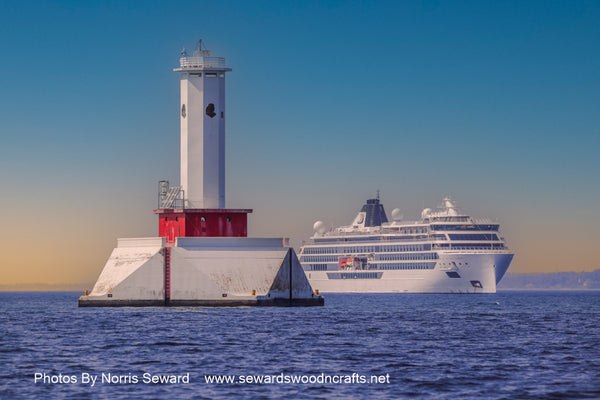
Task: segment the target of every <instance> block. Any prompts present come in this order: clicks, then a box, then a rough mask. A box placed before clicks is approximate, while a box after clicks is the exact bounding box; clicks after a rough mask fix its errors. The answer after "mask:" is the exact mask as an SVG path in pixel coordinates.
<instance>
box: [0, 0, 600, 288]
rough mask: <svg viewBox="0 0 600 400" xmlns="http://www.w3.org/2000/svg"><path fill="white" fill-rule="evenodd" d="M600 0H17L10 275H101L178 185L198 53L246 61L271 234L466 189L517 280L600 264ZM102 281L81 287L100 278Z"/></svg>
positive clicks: (7, 134) (236, 137)
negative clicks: (199, 49)
mask: <svg viewBox="0 0 600 400" xmlns="http://www.w3.org/2000/svg"><path fill="white" fill-rule="evenodd" d="M598 21H600V2H597V1H479V0H477V1H410V2H409V1H390V2H386V1H379V2H367V1H365V2H361V1H353V2H344V1H319V2H314V1H218V2H216V1H178V2H168V1H139V2H134V1H129V2H121V1H102V2H92V1H85V2H81V1H2V2H0V54H2V62H1V64H0V68H1V74H0V134H1V142H0V179H1V180H0V182H1V184H2V189H1V191H0V193H1V195H0V206H1V208H0V209H1V210H2V211H1V218H2V221H3V223H2V226H3V229H2V232H1V233H0V235H1V236H0V243H2V244H1V250H2V254H3V261H2V266H1V267H0V268H1V269H2V274H1V275H2V276H1V278H0V284H16V283H48V284H72V283H82V284H85V285H87V287H88V288H91V285H92V284H93V283H94V282H95V280H96V278H97V277H98V275H99V273H100V271H101V269H102V267H103V265H104V263H105V261H106V259H107V258H108V256H109V255H110V252H111V250H112V248H113V247H114V246H115V245H116V239H117V238H118V237H138V236H155V235H156V234H157V218H156V216H155V215H154V214H153V212H152V210H153V209H154V208H155V206H156V192H157V182H158V181H159V180H160V179H169V180H170V181H171V183H172V184H177V183H178V180H179V83H178V76H177V74H176V73H175V72H173V71H172V69H173V68H174V67H176V66H177V65H178V58H179V53H180V51H181V49H182V48H183V47H184V46H185V47H186V48H187V49H189V50H191V49H193V48H194V46H195V43H196V41H197V39H199V38H202V39H204V43H205V44H206V46H207V47H208V48H209V49H210V50H212V51H213V55H215V56H223V57H226V59H227V63H228V65H229V66H230V67H231V68H233V72H231V73H229V74H228V78H227V110H228V113H227V115H228V120H227V194H226V195H227V206H228V207H232V208H237V207H239V208H253V209H254V213H253V214H251V215H250V219H249V234H250V235H251V236H289V237H291V238H292V244H294V245H295V246H296V247H298V246H299V244H300V242H301V240H303V239H306V238H308V236H309V235H310V234H311V232H312V224H313V222H314V221H315V220H317V219H321V220H324V221H325V222H326V223H328V224H335V225H339V224H346V223H349V222H350V221H351V220H352V218H353V217H354V215H355V213H356V212H357V211H358V209H359V208H360V207H361V205H362V204H363V202H364V201H365V200H366V199H367V198H369V197H373V196H374V195H375V192H376V190H377V189H379V190H381V199H382V201H383V203H384V205H385V207H386V210H387V211H388V215H389V214H390V212H391V210H392V209H393V208H395V207H400V208H401V209H402V210H403V211H404V215H405V217H406V218H407V219H415V218H417V217H418V216H419V215H420V211H421V209H422V208H423V205H425V206H426V207H434V206H436V205H437V203H438V202H439V201H440V200H441V198H442V197H443V196H444V195H451V196H453V197H454V198H455V199H456V200H457V202H458V204H459V205H460V206H461V207H462V209H463V210H464V211H466V212H468V213H470V214H472V215H473V216H476V217H485V216H489V217H492V218H494V219H496V218H497V219H498V221H499V222H500V223H501V227H502V230H503V233H504V235H505V236H506V238H507V240H508V243H509V246H510V247H512V248H513V249H514V250H515V251H516V257H515V259H514V261H513V264H512V266H511V269H510V271H512V272H555V271H568V270H574V271H581V270H588V271H589V270H593V269H596V268H600V261H598V260H599V258H598V256H597V249H596V246H597V242H598V240H597V236H598V230H599V228H598V227H599V226H600V211H599V206H600V201H599V199H600V184H599V183H598V182H599V178H598V177H599V176H600V157H599V156H598V150H599V149H600V24H599V23H598ZM82 289H83V288H82Z"/></svg>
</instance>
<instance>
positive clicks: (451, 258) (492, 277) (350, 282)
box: [305, 252, 513, 293]
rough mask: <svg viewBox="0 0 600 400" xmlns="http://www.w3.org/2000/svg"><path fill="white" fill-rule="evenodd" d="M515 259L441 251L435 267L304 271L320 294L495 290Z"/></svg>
mask: <svg viewBox="0 0 600 400" xmlns="http://www.w3.org/2000/svg"><path fill="white" fill-rule="evenodd" d="M512 258H513V254H509V253H496V254H481V253H479V254H472V253H456V252H448V253H440V259H439V261H438V262H437V264H436V266H435V268H434V269H424V270H368V271H354V272H355V273H356V276H360V274H362V273H365V272H367V273H371V275H370V276H371V278H367V279H361V278H360V277H359V278H350V279H340V277H341V274H336V271H333V270H332V271H305V272H306V276H307V278H308V280H309V282H310V284H311V286H312V287H313V289H315V290H318V291H319V293H495V292H496V284H497V282H499V280H500V279H501V278H502V276H503V275H504V273H505V272H506V270H507V269H508V266H509V265H510V262H511V260H512ZM348 272H350V271H348ZM347 276H351V275H347ZM373 276H376V278H373Z"/></svg>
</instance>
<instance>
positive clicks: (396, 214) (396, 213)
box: [392, 208, 404, 221]
mask: <svg viewBox="0 0 600 400" xmlns="http://www.w3.org/2000/svg"><path fill="white" fill-rule="evenodd" d="M403 217H404V215H402V210H400V209H399V208H394V209H393V210H392V219H393V220H394V221H401V220H402V218H403Z"/></svg>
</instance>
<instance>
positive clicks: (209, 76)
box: [204, 72, 217, 78]
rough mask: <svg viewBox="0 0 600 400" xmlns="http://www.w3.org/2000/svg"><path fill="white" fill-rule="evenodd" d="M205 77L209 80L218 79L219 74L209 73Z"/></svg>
mask: <svg viewBox="0 0 600 400" xmlns="http://www.w3.org/2000/svg"><path fill="white" fill-rule="evenodd" d="M204 76H206V77H207V78H216V77H217V74H216V72H207V73H206V74H205V75H204Z"/></svg>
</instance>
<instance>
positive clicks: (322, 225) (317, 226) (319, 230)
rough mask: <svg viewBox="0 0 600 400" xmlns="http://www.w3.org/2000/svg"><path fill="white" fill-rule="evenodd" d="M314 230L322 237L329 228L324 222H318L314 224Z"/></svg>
mask: <svg viewBox="0 0 600 400" xmlns="http://www.w3.org/2000/svg"><path fill="white" fill-rule="evenodd" d="M313 229H314V231H315V232H317V233H318V234H319V235H322V234H324V233H325V231H326V230H327V226H325V222H323V221H317V222H315V223H314V225H313Z"/></svg>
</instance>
